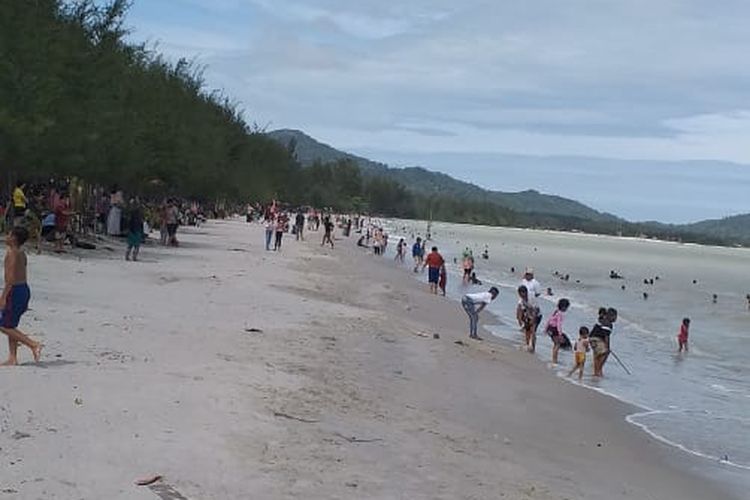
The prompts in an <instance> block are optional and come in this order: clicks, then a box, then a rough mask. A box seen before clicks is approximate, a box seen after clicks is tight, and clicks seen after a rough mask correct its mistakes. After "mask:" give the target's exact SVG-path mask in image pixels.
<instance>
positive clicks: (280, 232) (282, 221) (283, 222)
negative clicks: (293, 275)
mask: <svg viewBox="0 0 750 500" xmlns="http://www.w3.org/2000/svg"><path fill="white" fill-rule="evenodd" d="M288 223H289V222H288V219H287V216H286V214H284V213H280V214H279V215H278V216H277V217H276V239H275V240H274V244H273V249H274V251H276V252H278V251H280V250H281V240H282V239H283V238H284V232H285V231H286V230H287V224H288Z"/></svg>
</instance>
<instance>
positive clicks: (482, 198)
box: [268, 129, 618, 221]
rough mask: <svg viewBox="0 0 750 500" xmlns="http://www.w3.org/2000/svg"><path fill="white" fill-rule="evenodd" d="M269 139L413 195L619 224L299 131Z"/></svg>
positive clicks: (568, 203) (574, 206)
mask: <svg viewBox="0 0 750 500" xmlns="http://www.w3.org/2000/svg"><path fill="white" fill-rule="evenodd" d="M268 136H269V137H271V138H273V139H275V140H277V141H279V142H280V143H281V144H283V145H285V146H287V147H289V148H290V150H291V151H293V152H294V154H295V155H296V157H297V160H298V161H299V162H300V163H301V164H302V165H305V166H309V165H312V164H313V163H314V162H316V161H321V162H330V161H338V160H351V161H353V162H355V163H356V164H357V165H358V166H359V167H360V168H361V169H362V172H363V173H364V174H365V175H384V176H386V177H388V178H390V179H393V180H395V181H396V182H398V183H400V184H402V185H403V186H404V187H406V188H407V189H408V190H410V191H411V192H413V193H417V194H420V195H424V196H433V195H445V196H451V197H455V198H458V199H461V200H471V201H475V202H481V203H491V204H496V205H499V206H501V207H503V208H506V209H510V210H513V211H515V212H520V213H525V214H547V215H555V216H560V217H575V218H581V219H587V220H593V221H618V218H617V217H615V216H613V215H609V214H604V213H601V212H598V211H596V210H594V209H592V208H590V207H587V206H586V205H584V204H582V203H579V202H577V201H573V200H569V199H567V198H563V197H560V196H552V195H547V194H541V193H539V192H537V191H533V190H529V191H523V192H520V193H504V192H500V191H489V190H487V189H483V188H481V187H479V186H477V185H474V184H471V183H468V182H463V181H459V180H457V179H454V178H453V177H450V176H448V175H446V174H442V173H439V172H432V171H430V170H427V169H424V168H420V167H411V168H389V167H388V166H387V165H385V164H382V163H378V162H375V161H372V160H368V159H366V158H362V157H359V156H356V155H353V154H350V153H346V152H343V151H339V150H337V149H335V148H333V147H331V146H329V145H327V144H323V143H321V142H319V141H317V140H315V139H313V138H312V137H310V136H308V135H307V134H305V133H304V132H301V131H299V130H290V129H281V130H274V131H272V132H269V133H268Z"/></svg>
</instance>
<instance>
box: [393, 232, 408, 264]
mask: <svg viewBox="0 0 750 500" xmlns="http://www.w3.org/2000/svg"><path fill="white" fill-rule="evenodd" d="M405 254H406V241H404V239H403V238H401V239H400V240H398V244H397V245H396V257H394V259H393V260H395V261H396V262H400V263H402V264H403V263H404V257H405Z"/></svg>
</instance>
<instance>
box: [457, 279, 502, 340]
mask: <svg viewBox="0 0 750 500" xmlns="http://www.w3.org/2000/svg"><path fill="white" fill-rule="evenodd" d="M499 294H500V291H499V290H498V289H497V288H495V287H494V286H493V287H492V288H490V289H489V291H487V292H479V293H467V294H466V295H464V296H463V298H462V299H461V306H463V308H464V311H466V314H468V315H469V338H471V339H474V340H482V339H481V338H480V337H479V335H478V334H477V328H478V326H479V313H480V312H482V310H483V309H484V308H485V307H487V306H488V305H489V304H490V303H491V302H492V301H493V300H495V299H496V298H497V296H498V295H499Z"/></svg>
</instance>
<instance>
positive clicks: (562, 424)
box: [0, 220, 739, 500]
mask: <svg viewBox="0 0 750 500" xmlns="http://www.w3.org/2000/svg"><path fill="white" fill-rule="evenodd" d="M262 233H263V228H262V227H261V226H260V225H255V224H254V225H249V224H246V223H244V222H241V221H239V220H233V221H223V222H209V223H208V224H206V225H205V226H203V227H201V228H199V229H193V228H188V229H185V230H184V231H183V232H182V233H181V241H182V242H183V245H182V246H181V247H180V248H177V249H167V248H160V247H156V246H153V245H149V246H146V247H144V249H143V251H142V258H143V261H142V262H139V263H130V262H125V261H124V260H123V259H122V257H123V255H124V253H123V254H122V255H121V252H120V251H119V247H118V248H116V251H115V252H108V251H106V250H101V251H97V252H89V253H86V252H85V251H80V252H81V253H80V258H78V256H79V254H75V255H69V256H67V257H64V258H58V257H53V256H49V255H42V256H37V255H33V254H32V255H30V256H29V260H30V285H31V288H32V293H33V299H32V304H31V306H32V310H31V311H30V312H29V313H28V314H27V316H26V317H25V318H24V322H23V323H22V325H21V328H22V329H23V330H24V331H27V332H28V333H29V334H31V335H33V336H35V337H37V338H39V339H41V340H42V341H43V342H44V343H45V345H46V348H45V353H44V360H43V362H42V363H41V364H40V365H38V366H37V365H33V364H31V363H29V361H30V356H29V353H28V352H27V351H23V352H21V356H22V359H21V361H22V362H23V363H24V364H23V365H22V366H20V367H18V368H15V369H14V368H6V369H3V370H2V371H0V376H1V377H3V383H2V384H0V449H1V450H2V458H3V461H4V462H5V463H4V464H3V467H2V473H0V499H1V498H19V499H37V498H44V499H65V500H68V499H99V498H105V499H154V498H160V497H161V498H163V499H180V498H187V499H191V500H204V499H215V500H219V499H251V498H252V499H287V498H299V499H352V498H357V499H446V500H448V499H467V500H468V499H497V498H507V499H519V500H520V499H528V500H548V499H549V500H551V499H555V500H563V499H569V500H573V499H592V500H608V499H638V500H641V499H654V500H662V499H663V500H671V499H683V500H692V499H694V500H705V499H732V498H739V497H734V496H732V495H731V494H730V493H729V492H728V491H724V490H722V486H721V485H720V484H714V483H713V482H711V481H709V480H706V479H704V478H703V477H702V476H700V475H699V474H698V472H701V471H703V472H704V473H705V470H706V468H707V467H710V465H709V464H707V463H706V462H704V461H701V460H699V459H696V458H693V457H690V456H687V455H683V454H680V453H678V452H676V451H675V450H674V449H672V448H670V447H668V446H666V445H664V444H662V443H659V442H657V441H655V440H653V439H651V438H649V437H648V436H647V435H646V434H645V433H642V432H640V431H639V430H638V429H636V428H635V427H633V426H630V425H628V424H627V423H626V422H625V419H624V417H625V416H626V415H627V414H629V413H632V412H633V408H631V407H629V406H628V405H626V404H624V403H620V402H618V401H615V400H614V399H611V398H608V397H606V396H603V395H600V394H596V393H594V392H593V391H590V390H586V389H584V388H581V387H576V386H574V385H572V384H568V383H566V382H564V381H562V380H559V379H557V378H556V377H555V376H554V375H553V374H552V373H550V371H549V370H547V369H546V368H545V367H544V365H543V364H542V363H539V362H538V361H537V360H536V359H535V358H534V357H533V356H528V355H524V353H520V352H519V351H518V350H517V349H515V348H514V347H512V346H511V345H510V344H506V343H503V342H500V341H493V342H483V343H475V342H470V341H468V339H467V338H466V327H467V325H466V321H465V315H464V313H463V311H462V310H461V308H460V306H459V304H457V303H455V302H452V301H449V300H447V299H443V298H438V297H433V296H430V295H428V294H427V293H426V287H422V286H419V284H418V283H416V281H415V280H414V279H413V276H411V275H410V273H409V272H406V271H405V270H404V269H396V266H395V265H394V264H393V262H392V261H391V260H390V259H380V260H376V259H374V258H373V257H372V256H370V255H365V254H363V253H362V252H361V251H359V249H357V248H356V247H355V246H354V241H353V239H352V240H346V239H344V240H341V241H339V242H338V244H337V247H336V248H335V249H329V248H325V249H323V248H321V247H320V246H319V238H320V237H321V236H322V235H321V234H318V233H312V234H310V235H309V240H310V241H308V242H306V243H304V244H299V243H296V242H295V241H293V237H289V236H287V237H286V238H285V241H284V247H283V249H282V251H281V252H280V253H273V252H265V251H263V241H262V240H263V235H262ZM497 302H498V303H504V304H505V306H507V305H508V304H509V303H513V302H515V298H514V297H510V296H509V295H508V294H507V293H506V292H503V293H502V294H501V296H500V298H499V299H498V301H497ZM493 307H494V306H493ZM490 309H491V308H490ZM484 319H486V318H484ZM434 334H437V335H438V336H439V338H434ZM457 341H461V342H462V343H461V344H457V343H456V342H457ZM157 474H158V475H161V476H163V480H162V481H161V482H159V483H157V485H156V486H154V487H151V488H149V487H143V486H136V485H135V484H134V482H135V481H136V480H138V479H141V478H144V477H148V476H153V475H157ZM717 483H718V481H717Z"/></svg>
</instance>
